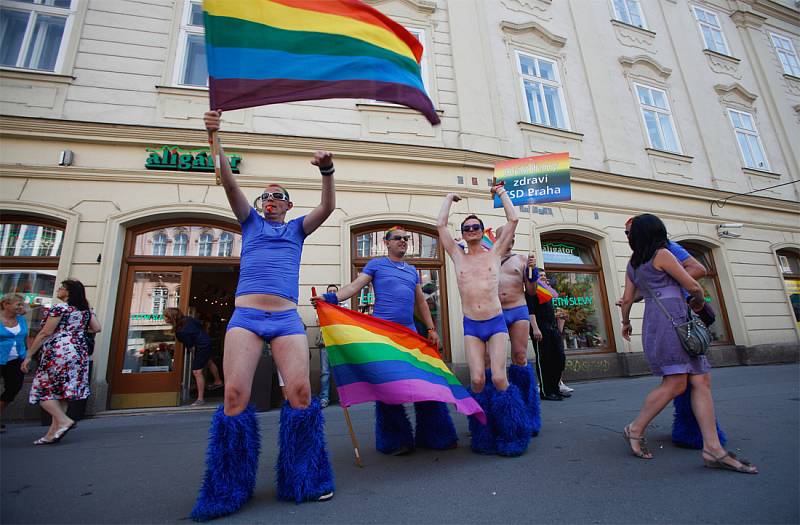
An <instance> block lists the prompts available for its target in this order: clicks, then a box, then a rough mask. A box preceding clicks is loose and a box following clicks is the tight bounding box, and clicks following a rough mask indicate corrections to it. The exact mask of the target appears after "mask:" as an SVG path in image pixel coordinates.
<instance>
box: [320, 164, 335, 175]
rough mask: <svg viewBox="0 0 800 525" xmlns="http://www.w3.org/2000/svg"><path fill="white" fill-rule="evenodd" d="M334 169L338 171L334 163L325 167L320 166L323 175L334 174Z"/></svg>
mask: <svg viewBox="0 0 800 525" xmlns="http://www.w3.org/2000/svg"><path fill="white" fill-rule="evenodd" d="M334 171H336V170H335V169H334V168H333V164H331V165H330V166H327V167H325V168H323V167H322V166H320V167H319V173H320V175H322V176H323V177H330V176H331V175H333V172H334Z"/></svg>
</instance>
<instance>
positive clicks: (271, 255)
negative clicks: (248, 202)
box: [236, 208, 306, 303]
mask: <svg viewBox="0 0 800 525" xmlns="http://www.w3.org/2000/svg"><path fill="white" fill-rule="evenodd" d="M305 239H306V233H305V230H303V217H299V218H297V219H293V220H291V221H289V222H287V223H277V222H270V221H267V220H266V219H264V218H263V217H262V216H261V215H259V214H258V212H257V211H256V210H255V209H254V208H250V215H248V216H247V219H245V221H244V222H243V223H242V258H241V263H240V270H239V285H238V286H237V288H236V296H237V297H238V296H240V295H247V294H256V293H263V294H269V295H277V296H278V297H283V298H284V299H289V300H290V301H292V302H293V303H297V295H298V288H299V282H300V257H301V255H302V254H303V241H305Z"/></svg>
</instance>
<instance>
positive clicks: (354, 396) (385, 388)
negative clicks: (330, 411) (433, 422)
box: [336, 379, 486, 425]
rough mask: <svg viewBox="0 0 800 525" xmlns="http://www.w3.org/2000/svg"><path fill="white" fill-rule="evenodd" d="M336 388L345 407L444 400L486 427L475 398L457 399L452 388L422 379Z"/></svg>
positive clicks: (484, 415)
mask: <svg viewBox="0 0 800 525" xmlns="http://www.w3.org/2000/svg"><path fill="white" fill-rule="evenodd" d="M336 389H337V391H338V392H339V402H340V403H341V404H342V405H344V406H351V405H357V404H358V403H363V402H364V400H369V401H383V402H384V403H389V404H392V405H399V404H402V403H415V402H417V401H441V402H443V403H453V404H455V406H456V410H458V411H459V412H461V413H462V414H466V415H468V416H469V415H474V416H475V417H476V418H477V419H478V420H479V421H481V422H482V423H483V424H484V425H485V424H486V414H485V413H484V412H483V409H482V408H481V406H480V405H479V404H478V402H477V401H475V400H474V399H473V398H472V397H471V396H469V397H467V398H464V399H455V400H454V399H453V397H452V396H453V394H452V393H451V392H450V389H448V388H446V387H444V386H441V385H433V384H431V383H428V382H427V381H422V380H419V379H405V380H402V381H393V382H391V383H385V384H382V385H372V384H370V383H363V382H362V383H350V384H349V385H345V386H338V385H337V387H336Z"/></svg>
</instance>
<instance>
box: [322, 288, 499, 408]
mask: <svg viewBox="0 0 800 525" xmlns="http://www.w3.org/2000/svg"><path fill="white" fill-rule="evenodd" d="M317 315H318V316H319V324H320V328H321V329H322V337H323V339H324V340H325V347H326V348H327V349H328V359H329V360H330V363H331V369H332V371H333V377H334V379H336V389H337V390H338V392H339V401H340V402H341V403H342V405H343V406H346V407H347V406H350V405H355V404H358V403H365V402H368V401H383V402H384V403H390V404H394V405H396V404H401V403H412V402H414V401H443V402H445V403H454V404H455V405H456V410H458V411H459V412H461V413H462V414H466V415H471V414H472V415H475V417H477V418H478V419H479V420H480V421H481V422H482V423H484V424H485V423H486V415H485V414H484V412H483V409H481V407H480V405H479V404H478V403H477V402H476V401H475V400H474V399H473V398H472V396H470V395H469V393H468V392H467V390H466V389H465V388H464V387H463V386H462V385H461V383H460V382H459V381H458V379H457V378H456V376H455V375H453V373H452V372H451V371H450V369H449V368H447V365H445V364H444V361H442V358H441V357H439V352H437V351H436V349H435V348H433V347H432V346H431V345H430V344H428V341H427V340H426V339H424V338H422V337H421V336H419V335H418V334H416V333H414V332H412V331H411V330H409V329H408V328H406V327H404V326H401V325H399V324H396V323H392V322H389V321H384V320H382V319H377V318H375V317H372V316H369V315H365V314H362V313H359V312H354V311H352V310H347V309H345V308H341V307H339V306H336V305H333V304H329V303H325V302H322V301H320V302H318V303H317Z"/></svg>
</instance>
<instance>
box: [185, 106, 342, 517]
mask: <svg viewBox="0 0 800 525" xmlns="http://www.w3.org/2000/svg"><path fill="white" fill-rule="evenodd" d="M220 117H221V112H220V111H208V112H206V113H205V115H204V121H205V126H206V130H207V131H209V132H212V131H217V130H219V128H220ZM219 147H220V156H219V159H220V162H221V165H220V172H221V180H222V186H223V188H224V189H225V194H226V196H227V197H228V202H229V203H230V206H231V209H232V210H233V213H234V215H235V216H236V218H237V219H238V221H239V223H240V224H241V225H242V255H241V263H240V264H241V266H240V274H239V283H238V286H237V289H236V302H235V307H236V308H235V310H234V312H233V316H232V317H231V320H230V322H229V323H228V329H227V332H226V334H225V356H224V361H223V364H224V367H225V400H224V405H223V406H222V407H220V408H219V410H217V412H216V413H215V414H214V416H213V418H212V421H211V429H210V436H209V447H208V453H207V456H206V457H207V466H206V474H205V478H204V481H203V485H202V487H201V488H200V494H199V495H198V499H197V503H196V504H195V508H194V510H193V511H192V518H193V519H196V520H203V521H205V520H208V519H211V518H215V517H218V516H223V515H226V514H230V513H233V512H236V511H237V510H238V509H239V508H240V507H241V506H242V505H243V504H244V503H245V502H246V501H247V500H248V499H250V497H251V496H252V494H253V489H254V487H255V481H256V479H255V476H256V470H257V468H258V451H259V448H260V435H259V430H258V419H257V418H256V414H255V410H254V408H253V406H252V405H249V404H248V403H249V401H250V391H251V387H252V383H253V376H254V374H255V370H256V366H257V365H258V361H259V359H260V357H261V354H262V352H263V348H264V342H265V341H266V342H268V343H270V346H271V350H272V356H273V358H274V359H275V363H276V365H277V367H278V370H279V372H280V374H281V376H282V377H283V380H284V383H285V390H284V392H285V395H286V397H287V402H285V403H284V405H283V408H282V413H281V418H280V421H281V423H280V425H281V428H280V431H279V452H278V466H277V469H276V470H277V485H278V490H277V493H278V498H279V499H282V500H287V501H295V502H297V503H300V502H301V501H326V500H329V499H330V498H332V497H333V473H332V471H331V466H330V461H329V460H328V452H327V450H326V446H325V435H324V429H323V418H322V412H321V408H320V404H319V401H318V400H317V399H316V398H314V399H312V398H311V386H310V383H309V364H308V341H307V340H306V334H305V328H304V326H303V323H302V321H301V319H300V316H299V315H298V313H297V299H298V280H299V271H300V256H301V253H302V250H303V242H304V241H305V239H306V237H307V236H308V235H310V234H311V233H313V232H314V231H315V230H316V229H317V228H319V226H320V225H322V223H323V222H324V221H325V219H327V218H328V216H330V214H331V213H332V212H333V210H334V208H335V206H336V199H335V189H334V182H333V171H334V169H333V160H332V157H333V156H332V155H331V154H330V153H328V152H325V151H318V152H316V154H315V155H314V158H313V160H312V161H311V164H313V165H314V166H317V167H318V168H319V171H320V174H321V175H322V198H321V202H320V204H319V205H318V206H317V207H316V208H314V209H313V210H311V212H309V214H308V215H306V216H304V217H299V218H297V219H293V220H291V221H289V222H288V223H287V222H286V213H287V212H288V211H289V210H290V209H292V207H293V204H292V201H291V200H290V198H289V192H287V191H286V189H285V188H283V187H282V186H280V185H277V184H270V185H268V186H267V187H266V189H265V191H264V193H263V195H262V197H261V205H262V207H263V217H262V216H260V215H259V213H258V212H257V211H256V210H255V209H254V208H252V207H251V206H250V204H249V201H248V199H247V198H246V197H245V195H244V193H243V192H242V189H241V188H240V187H239V185H238V183H237V182H236V179H235V178H234V176H233V173H232V172H231V167H230V164H229V163H228V160H227V158H226V157H225V153H224V151H223V149H222V144H220V145H219Z"/></svg>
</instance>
